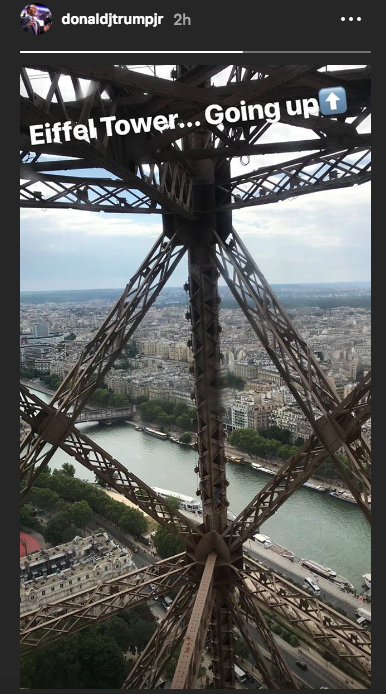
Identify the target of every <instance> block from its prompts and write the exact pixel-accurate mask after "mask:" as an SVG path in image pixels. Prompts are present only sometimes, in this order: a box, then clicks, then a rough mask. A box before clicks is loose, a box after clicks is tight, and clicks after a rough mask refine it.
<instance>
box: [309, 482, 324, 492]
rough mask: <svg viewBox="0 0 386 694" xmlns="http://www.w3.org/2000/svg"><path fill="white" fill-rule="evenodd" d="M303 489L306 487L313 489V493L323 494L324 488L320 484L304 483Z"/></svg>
mask: <svg viewBox="0 0 386 694" xmlns="http://www.w3.org/2000/svg"><path fill="white" fill-rule="evenodd" d="M303 487H308V489H313V490H314V492H325V491H326V490H325V487H323V486H322V485H321V484H314V483H313V482H304V484H303Z"/></svg>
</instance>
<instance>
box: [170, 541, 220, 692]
mask: <svg viewBox="0 0 386 694" xmlns="http://www.w3.org/2000/svg"><path fill="white" fill-rule="evenodd" d="M216 559H217V556H216V554H214V553H211V554H208V558H207V560H206V564H205V567H204V571H203V574H202V576H201V580H200V585H199V586H198V590H197V595H196V598H195V601H194V605H193V608H192V614H191V617H190V619H189V624H188V627H187V630H186V633H185V636H184V640H183V643H182V647H181V651H180V655H179V658H178V662H177V665H176V669H175V672H174V677H173V681H172V685H171V687H170V688H171V689H194V685H195V683H196V679H197V674H198V670H199V667H200V663H201V655H202V651H203V648H204V645H205V639H206V635H207V632H208V628H209V622H210V619H211V616H212V609H213V604H214V600H215V593H214V591H213V573H214V568H215V565H216Z"/></svg>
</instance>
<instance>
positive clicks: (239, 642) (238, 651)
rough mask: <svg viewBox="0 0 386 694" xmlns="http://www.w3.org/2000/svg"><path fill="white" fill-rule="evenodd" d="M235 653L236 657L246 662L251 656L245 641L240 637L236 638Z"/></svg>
mask: <svg viewBox="0 0 386 694" xmlns="http://www.w3.org/2000/svg"><path fill="white" fill-rule="evenodd" d="M234 651H235V655H237V656H238V657H239V658H241V660H245V659H246V658H248V656H249V649H248V646H247V644H246V643H245V641H243V639H240V638H239V637H238V636H236V637H235V640H234Z"/></svg>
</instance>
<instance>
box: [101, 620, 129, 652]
mask: <svg viewBox="0 0 386 694" xmlns="http://www.w3.org/2000/svg"><path fill="white" fill-rule="evenodd" d="M104 633H105V634H106V636H108V637H110V638H111V639H113V640H114V641H115V642H116V643H117V644H118V646H119V647H120V649H121V651H122V652H123V653H125V652H126V651H127V649H128V648H129V646H130V642H131V639H132V634H131V630H130V628H129V626H128V625H127V623H126V622H125V620H124V619H121V617H112V618H111V619H109V620H108V621H107V623H106V625H105V629H104Z"/></svg>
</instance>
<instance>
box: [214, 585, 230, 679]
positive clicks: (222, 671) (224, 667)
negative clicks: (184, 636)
mask: <svg viewBox="0 0 386 694" xmlns="http://www.w3.org/2000/svg"><path fill="white" fill-rule="evenodd" d="M233 588H234V586H233V585H232V584H231V583H228V584H227V585H223V586H222V587H221V588H218V589H217V591H216V599H215V603H214V606H213V612H212V620H211V624H210V632H209V633H210V653H211V658H212V672H213V689H235V653H234V648H233V646H234V619H233V614H232V611H231V608H230V607H229V599H230V594H231V591H232V590H233Z"/></svg>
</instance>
